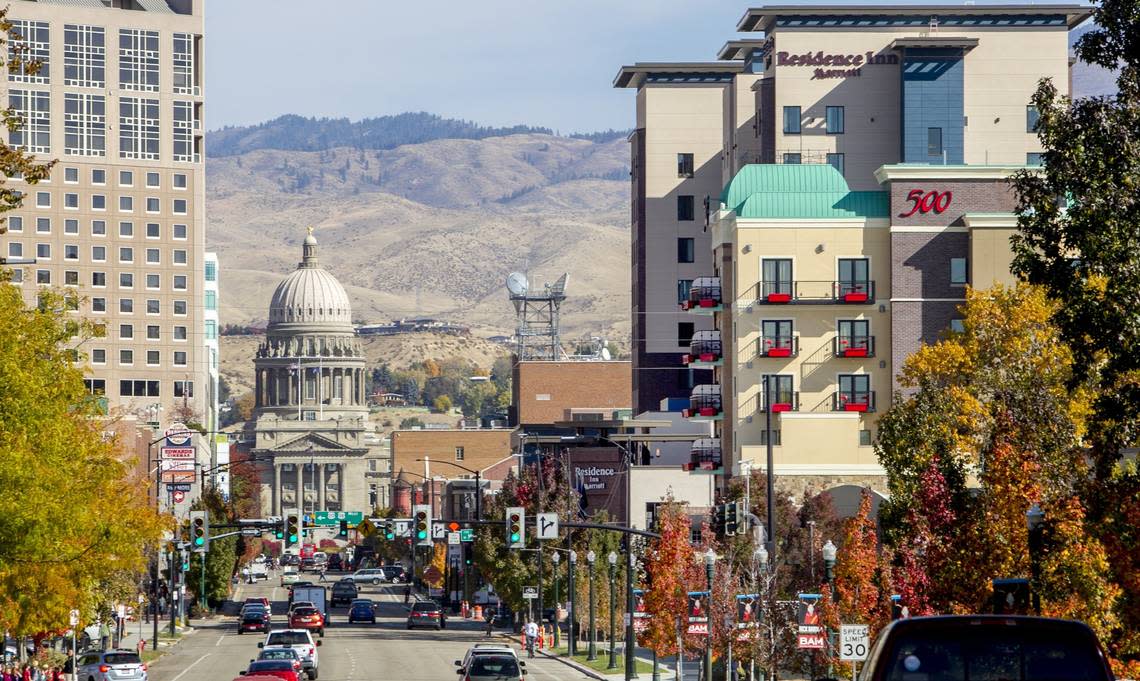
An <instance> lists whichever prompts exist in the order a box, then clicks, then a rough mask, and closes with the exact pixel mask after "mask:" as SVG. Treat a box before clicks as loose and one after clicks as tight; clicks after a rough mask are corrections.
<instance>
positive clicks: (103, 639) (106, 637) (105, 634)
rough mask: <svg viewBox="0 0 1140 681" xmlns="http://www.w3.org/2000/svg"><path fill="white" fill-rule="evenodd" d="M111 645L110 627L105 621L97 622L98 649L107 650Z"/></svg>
mask: <svg viewBox="0 0 1140 681" xmlns="http://www.w3.org/2000/svg"><path fill="white" fill-rule="evenodd" d="M110 647H111V627H109V626H107V622H106V621H101V622H100V623H99V649H100V650H107V649H108V648H110Z"/></svg>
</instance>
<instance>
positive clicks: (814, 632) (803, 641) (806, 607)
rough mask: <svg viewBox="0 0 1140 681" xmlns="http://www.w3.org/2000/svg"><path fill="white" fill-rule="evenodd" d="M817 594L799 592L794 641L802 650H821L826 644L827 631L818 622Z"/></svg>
mask: <svg viewBox="0 0 1140 681" xmlns="http://www.w3.org/2000/svg"><path fill="white" fill-rule="evenodd" d="M819 598H820V596H819V594H799V601H800V604H799V613H798V617H797V619H798V621H799V630H798V632H797V636H796V642H797V645H798V647H799V648H800V649H802V650H823V649H824V647H826V644H827V632H826V631H824V629H823V626H822V624H821V622H820V619H819V617H820V613H819V609H818V608H817V607H816V606H817V605H818V601H819Z"/></svg>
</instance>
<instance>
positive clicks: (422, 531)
mask: <svg viewBox="0 0 1140 681" xmlns="http://www.w3.org/2000/svg"><path fill="white" fill-rule="evenodd" d="M412 524H413V527H412V531H413V532H414V533H415V540H416V545H417V546H431V506H428V505H427V504H416V506H415V507H414V508H413V509H412Z"/></svg>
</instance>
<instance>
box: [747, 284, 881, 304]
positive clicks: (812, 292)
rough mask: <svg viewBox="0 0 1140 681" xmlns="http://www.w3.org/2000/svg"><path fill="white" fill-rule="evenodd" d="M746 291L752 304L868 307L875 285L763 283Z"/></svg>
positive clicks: (871, 300)
mask: <svg viewBox="0 0 1140 681" xmlns="http://www.w3.org/2000/svg"><path fill="white" fill-rule="evenodd" d="M749 292H750V294H751V297H752V300H751V302H754V303H756V304H759V305H788V304H792V305H869V304H873V303H874V302H875V282H874V281H871V280H865V281H835V280H832V281H808V280H803V279H796V280H791V279H786V280H766V281H761V282H760V283H758V284H756V285H755V286H753V287H752V288H751V289H750V291H749ZM745 302H747V301H745Z"/></svg>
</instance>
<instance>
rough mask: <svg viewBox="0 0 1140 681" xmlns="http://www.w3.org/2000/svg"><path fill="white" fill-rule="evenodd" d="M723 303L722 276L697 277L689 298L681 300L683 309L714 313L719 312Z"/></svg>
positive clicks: (699, 312) (690, 289) (700, 312)
mask: <svg viewBox="0 0 1140 681" xmlns="http://www.w3.org/2000/svg"><path fill="white" fill-rule="evenodd" d="M722 304H723V298H722V296H721V288H720V277H697V278H696V279H694V280H693V285H692V286H691V287H690V288H689V297H688V299H686V300H684V301H682V302H681V309H682V310H689V311H692V312H696V313H698V314H712V313H713V312H719V311H720V310H721V309H722V307H721V306H722Z"/></svg>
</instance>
